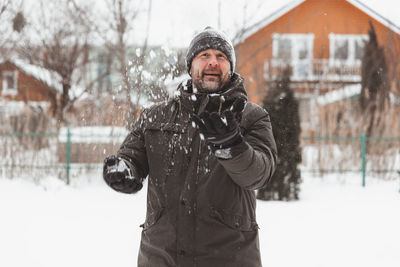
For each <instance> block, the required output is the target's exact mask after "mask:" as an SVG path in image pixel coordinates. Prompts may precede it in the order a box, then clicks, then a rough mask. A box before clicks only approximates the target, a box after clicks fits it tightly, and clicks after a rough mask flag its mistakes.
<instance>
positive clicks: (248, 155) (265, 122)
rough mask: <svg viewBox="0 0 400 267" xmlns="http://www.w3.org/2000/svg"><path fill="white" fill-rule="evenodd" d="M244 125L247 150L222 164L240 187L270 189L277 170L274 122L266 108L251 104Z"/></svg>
mask: <svg viewBox="0 0 400 267" xmlns="http://www.w3.org/2000/svg"><path fill="white" fill-rule="evenodd" d="M249 104H250V105H251V106H250V107H248V106H249ZM246 109H247V111H246ZM249 110H250V111H249ZM241 125H242V126H243V128H244V132H243V137H244V141H245V143H246V145H247V149H246V150H245V151H244V152H243V153H241V154H239V155H238V156H236V157H234V158H232V159H227V160H219V162H220V164H221V165H222V166H223V167H224V168H225V170H226V171H227V173H228V175H229V176H230V177H231V178H232V180H233V181H234V182H235V183H236V184H238V185H239V186H241V187H243V188H246V189H248V190H256V189H259V188H262V187H264V186H266V185H267V183H268V182H269V180H270V179H271V177H272V175H273V173H274V171H275V166H276V160H277V150H276V144H275V140H274V137H273V134H272V127H271V121H270V118H269V115H268V113H267V112H266V111H265V110H264V109H263V108H261V107H260V106H258V105H255V104H252V103H248V104H247V105H246V108H245V110H244V114H243V119H242V123H241Z"/></svg>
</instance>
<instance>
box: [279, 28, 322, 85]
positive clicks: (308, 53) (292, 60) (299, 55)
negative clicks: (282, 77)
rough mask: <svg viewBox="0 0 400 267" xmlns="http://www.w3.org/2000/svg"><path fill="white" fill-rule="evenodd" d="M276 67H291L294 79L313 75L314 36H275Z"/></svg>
mask: <svg viewBox="0 0 400 267" xmlns="http://www.w3.org/2000/svg"><path fill="white" fill-rule="evenodd" d="M272 38H273V45H272V54H273V58H274V60H273V61H274V65H289V66H291V67H292V74H293V76H294V78H296V77H297V78H304V77H306V76H309V75H311V74H312V58H313V46H314V45H313V44H314V34H273V36H272Z"/></svg>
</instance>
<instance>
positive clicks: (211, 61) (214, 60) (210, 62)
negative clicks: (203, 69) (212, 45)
mask: <svg viewBox="0 0 400 267" xmlns="http://www.w3.org/2000/svg"><path fill="white" fill-rule="evenodd" d="M218 64H219V63H218V60H217V57H216V56H211V57H210V58H209V60H208V66H210V67H213V68H215V67H217V66H218Z"/></svg>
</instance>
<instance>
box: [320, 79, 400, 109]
mask: <svg viewBox="0 0 400 267" xmlns="http://www.w3.org/2000/svg"><path fill="white" fill-rule="evenodd" d="M360 93H361V84H351V85H345V86H343V87H342V88H340V89H337V90H334V91H331V92H329V93H326V94H324V95H320V96H318V97H317V103H318V104H319V105H322V106H325V105H328V104H332V103H334V102H338V101H341V100H344V99H348V98H350V97H352V96H356V95H359V94H360ZM389 99H390V102H391V103H393V104H396V105H400V98H399V97H398V96H396V95H395V94H393V93H392V92H389Z"/></svg>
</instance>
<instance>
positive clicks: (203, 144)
mask: <svg viewBox="0 0 400 267" xmlns="http://www.w3.org/2000/svg"><path fill="white" fill-rule="evenodd" d="M235 60H236V59H235V52H234V49H233V46H232V44H231V43H230V41H229V40H228V39H227V38H226V37H225V35H224V34H222V33H220V32H218V31H216V30H214V29H212V28H210V27H207V28H206V29H204V31H202V32H200V33H199V34H197V35H196V36H195V37H194V39H193V40H192V42H191V43H190V46H189V49H188V53H187V56H186V62H187V69H188V72H189V74H190V76H191V78H192V79H190V80H188V81H187V82H184V83H182V84H181V85H180V86H179V87H178V89H177V94H176V96H175V98H174V99H171V100H169V101H168V102H166V103H163V104H159V105H155V106H153V107H151V108H149V109H147V110H144V111H143V113H142V114H141V115H140V117H139V119H138V121H137V122H136V124H135V126H134V129H133V130H132V132H131V133H130V134H129V135H128V137H127V138H126V139H125V141H124V142H123V144H122V145H121V148H120V149H119V151H118V153H117V155H116V156H110V157H108V158H106V160H105V164H104V179H105V181H106V182H107V184H108V185H109V186H111V187H112V188H113V189H115V190H116V191H119V192H124V193H134V192H136V191H138V190H140V189H141V188H142V182H143V180H144V178H145V177H148V192H147V215H146V221H145V223H144V224H143V225H142V226H143V232H142V240H141V245H140V251H139V259H138V266H139V267H142V266H152V267H153V266H154V267H164V266H171V267H172V266H182V267H186V266H198V267H203V266H204V267H205V266H207V267H212V266H216V267H223V266H227V267H228V266H229V267H234V266H245V267H256V266H257V267H258V266H261V259H260V248H259V242H258V225H257V223H256V214H255V207H256V199H255V193H254V190H256V189H258V188H261V187H263V186H265V185H266V184H267V182H268V181H269V179H270V178H271V176H272V174H273V172H274V169H275V161H276V155H277V153H276V145H275V141H274V139H273V136H272V129H271V124H270V121H269V116H268V113H267V112H266V111H265V110H264V109H262V108H261V107H259V106H257V105H255V104H253V103H250V102H247V95H246V91H245V89H244V87H243V79H242V78H241V77H240V76H239V75H238V74H237V73H235V72H234V71H235ZM246 102H247V103H246ZM133 212H134V211H133Z"/></svg>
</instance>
